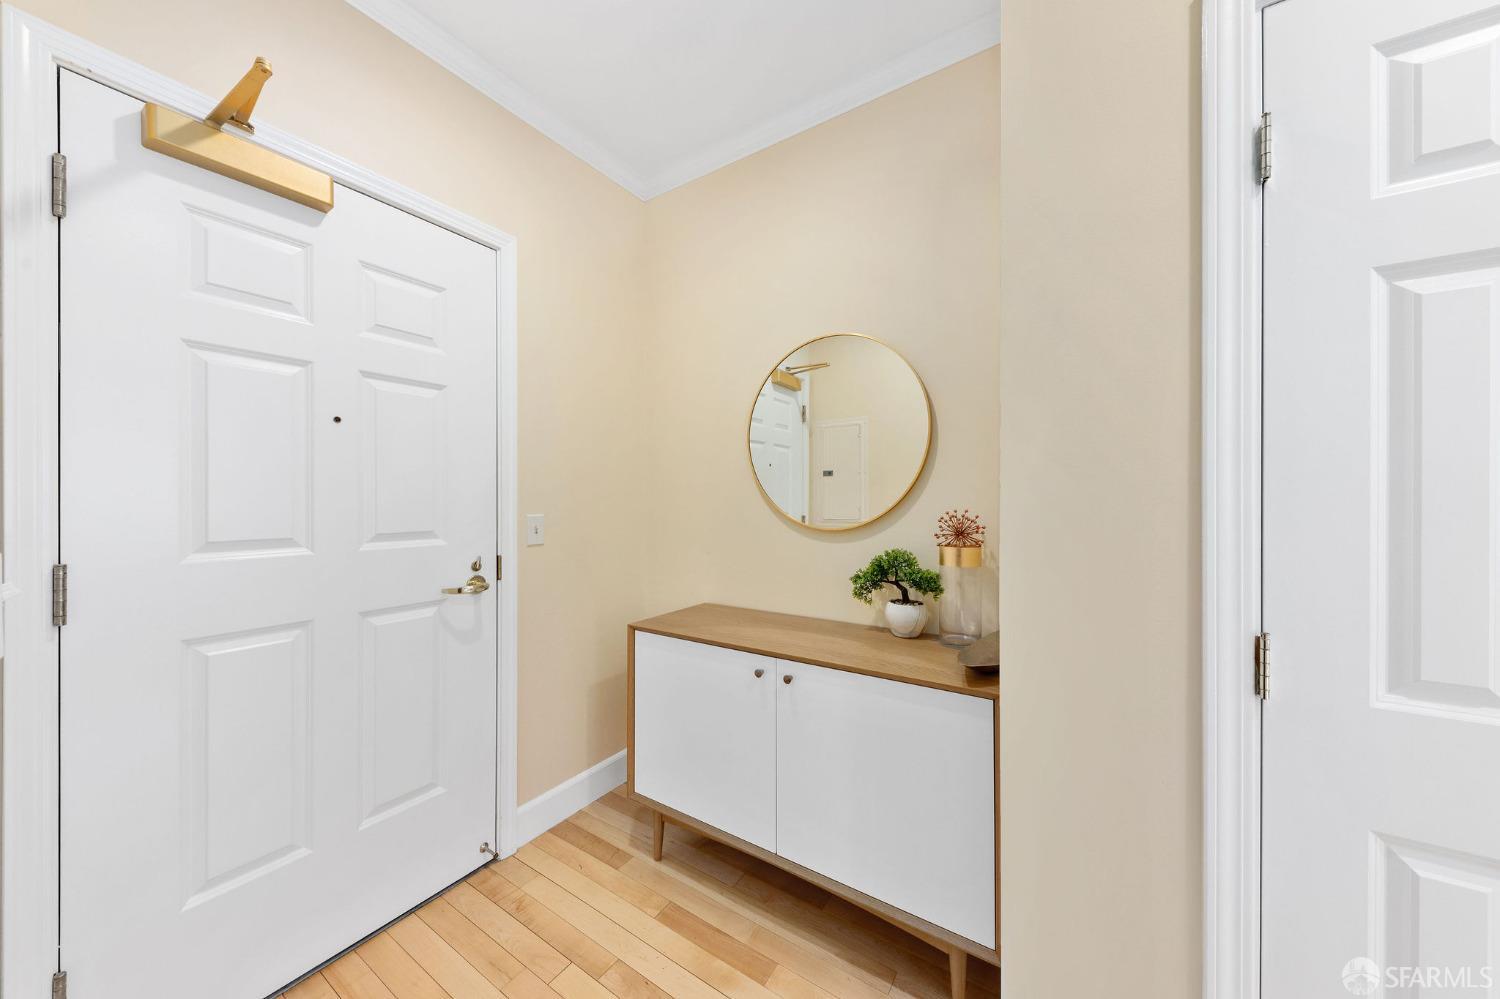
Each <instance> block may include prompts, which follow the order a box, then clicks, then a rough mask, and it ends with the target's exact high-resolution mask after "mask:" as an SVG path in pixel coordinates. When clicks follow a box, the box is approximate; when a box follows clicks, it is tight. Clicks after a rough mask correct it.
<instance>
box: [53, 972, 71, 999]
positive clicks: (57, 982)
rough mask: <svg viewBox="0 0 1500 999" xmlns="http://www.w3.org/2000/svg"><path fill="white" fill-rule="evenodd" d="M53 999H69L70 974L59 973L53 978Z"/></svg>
mask: <svg viewBox="0 0 1500 999" xmlns="http://www.w3.org/2000/svg"><path fill="white" fill-rule="evenodd" d="M52 999H68V973H67V972H66V971H59V972H58V973H57V974H55V975H53V976H52Z"/></svg>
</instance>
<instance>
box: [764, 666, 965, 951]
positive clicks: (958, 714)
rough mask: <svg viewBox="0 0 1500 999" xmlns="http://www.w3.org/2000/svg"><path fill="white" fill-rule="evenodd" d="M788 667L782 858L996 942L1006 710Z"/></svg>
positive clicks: (781, 746)
mask: <svg viewBox="0 0 1500 999" xmlns="http://www.w3.org/2000/svg"><path fill="white" fill-rule="evenodd" d="M776 670H777V681H776V684H775V687H776V699H777V703H776V810H775V814H776V852H777V853H779V854H780V855H781V856H783V857H785V858H786V859H787V860H790V861H793V862H795V863H798V864H801V865H802V866H803V867H806V868H809V869H811V870H814V871H817V872H818V873H820V874H823V875H826V876H827V877H829V878H832V879H833V880H834V881H837V882H839V883H840V884H845V885H848V886H849V887H850V888H854V889H856V890H858V891H862V892H864V893H866V894H867V895H873V896H874V897H876V898H878V899H881V900H882V901H885V902H889V903H890V904H891V905H894V906H895V907H896V908H898V909H902V910H904V911H906V912H909V913H911V914H912V915H915V916H920V917H921V918H923V919H926V920H928V921H930V922H933V923H936V924H937V925H939V926H942V927H944V928H946V929H949V930H952V931H953V932H954V933H957V934H959V935H960V936H963V937H967V938H968V939H970V940H973V941H974V942H975V943H978V944H982V945H983V946H985V947H994V946H995V838H994V832H995V769H994V767H995V723H994V717H995V712H994V707H995V703H994V702H993V701H990V700H987V699H985V698H982V697H970V696H968V695H966V694H955V693H953V692H951V691H947V690H934V689H932V688H930V687H921V686H917V685H915V684H910V683H896V682H895V681H892V680H882V679H879V678H878V677H872V676H862V675H860V674H858V673H847V672H844V671H842V670H836V669H827V668H825V667H822V666H810V665H807V664H806V663H794V662H785V661H778V662H777V663H776ZM788 681H790V682H788Z"/></svg>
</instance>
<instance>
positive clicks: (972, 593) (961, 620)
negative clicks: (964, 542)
mask: <svg viewBox="0 0 1500 999" xmlns="http://www.w3.org/2000/svg"><path fill="white" fill-rule="evenodd" d="M983 572H984V547H983V546H977V547H974V548H954V547H952V546H949V545H939V546H938V575H939V576H941V577H942V580H943V595H942V597H940V598H939V599H938V639H939V641H941V642H942V643H943V644H944V645H948V646H951V647H953V648H956V649H962V648H965V647H967V646H970V645H973V644H974V643H975V642H977V641H979V629H980V627H981V626H982V625H983V623H984V622H983V618H984V592H983V583H984V580H983V578H982V573H983Z"/></svg>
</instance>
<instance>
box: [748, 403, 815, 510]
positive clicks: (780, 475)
mask: <svg viewBox="0 0 1500 999" xmlns="http://www.w3.org/2000/svg"><path fill="white" fill-rule="evenodd" d="M800 381H801V385H802V387H801V388H800V389H793V388H791V387H790V386H789V385H787V384H781V383H777V382H774V381H770V380H768V381H767V382H766V383H765V384H764V385H762V386H761V388H760V395H759V396H758V397H757V398H756V400H755V409H754V410H753V411H752V412H751V413H750V460H751V461H752V462H753V463H754V465H755V476H756V478H758V479H759V480H760V487H761V488H762V489H764V490H765V491H766V495H767V496H769V497H770V498H771V502H773V503H775V504H776V505H777V506H779V507H780V508H781V509H782V510H783V511H784V512H785V513H786V515H787V516H789V517H791V518H793V519H794V520H799V521H801V522H802V523H804V524H805V523H807V467H808V451H809V448H808V440H807V382H806V380H805V379H801V380H800Z"/></svg>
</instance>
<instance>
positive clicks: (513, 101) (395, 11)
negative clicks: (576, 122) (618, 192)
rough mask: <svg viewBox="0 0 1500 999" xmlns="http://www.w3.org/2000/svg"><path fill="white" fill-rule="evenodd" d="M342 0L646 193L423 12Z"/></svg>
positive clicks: (397, 4)
mask: <svg viewBox="0 0 1500 999" xmlns="http://www.w3.org/2000/svg"><path fill="white" fill-rule="evenodd" d="M345 2H346V3H347V4H349V6H351V7H353V8H354V9H355V10H357V11H359V12H360V13H361V14H363V15H365V16H366V17H368V18H369V19H370V20H372V21H374V22H375V23H376V24H378V25H380V26H381V27H383V28H385V29H386V30H387V31H389V32H390V33H391V34H393V35H395V36H396V37H397V38H399V39H401V40H402V41H403V42H405V43H406V44H408V45H410V46H411V47H412V48H414V49H416V50H417V51H418V52H421V53H422V54H423V55H425V56H427V58H429V59H431V60H432V61H433V62H435V63H437V64H438V65H439V66H442V67H443V68H444V69H446V70H447V71H448V72H450V73H452V74H453V75H454V76H456V77H458V78H459V79H460V80H463V81H464V82H465V83H467V84H468V85H469V86H471V87H473V88H474V89H475V90H477V91H479V92H480V93H482V94H484V95H485V96H486V97H488V98H489V99H490V100H492V101H494V102H495V103H496V104H499V105H500V106H501V107H503V108H505V109H506V110H507V111H509V112H510V113H511V114H513V115H515V116H516V117H517V118H520V119H521V120H522V121H524V122H525V123H526V124H528V125H530V126H531V127H532V128H534V129H536V130H537V131H538V132H541V133H542V134H543V135H545V136H546V137H547V138H549V139H551V140H552V141H553V142H555V143H557V144H558V145H559V146H562V147H563V148H564V149H566V150H567V151H568V152H570V153H572V154H573V155H574V156H577V157H578V158H579V159H581V160H583V161H584V162H585V163H587V164H588V165H589V166H591V167H593V168H594V169H595V170H598V171H599V172H600V173H602V174H604V175H605V176H606V177H608V178H609V179H610V180H612V181H614V182H615V183H616V184H619V185H620V186H621V187H623V188H625V190H627V191H629V192H630V193H631V194H634V195H635V196H636V197H638V198H640V199H642V200H645V199H646V197H647V195H646V194H644V193H643V192H644V191H645V190H646V189H647V188H648V186H649V185H647V184H646V183H645V182H644V181H643V180H642V178H640V177H638V176H637V175H636V174H635V172H634V171H632V170H631V169H630V168H629V167H628V166H626V165H625V163H624V162H623V161H622V160H620V158H619V157H617V156H615V155H614V154H612V153H610V152H609V150H607V149H605V148H604V147H602V146H600V145H599V144H598V143H597V142H595V141H594V140H593V139H590V138H589V137H588V136H586V135H584V134H583V132H581V131H579V130H578V129H577V128H575V127H574V126H573V125H572V124H570V123H569V122H567V121H564V120H563V119H561V118H559V117H558V116H557V115H555V114H553V113H552V112H550V111H548V110H547V109H546V108H544V107H542V105H541V103H540V102H539V101H538V100H537V99H536V98H535V97H533V96H532V95H531V93H530V92H528V91H527V90H526V88H525V87H522V86H521V85H520V84H519V83H517V82H516V81H515V80H513V79H511V78H510V77H509V76H507V75H506V74H504V73H502V72H500V70H498V69H496V68H495V67H494V66H493V65H492V64H491V63H489V62H488V61H486V60H485V59H484V57H483V56H481V55H480V54H479V53H478V52H475V51H474V50H473V49H471V48H469V46H467V45H465V44H464V43H463V42H461V41H459V40H458V39H457V38H455V37H453V35H452V34H450V33H449V32H447V31H446V30H444V29H443V28H441V27H439V26H438V25H437V24H436V23H435V22H434V21H433V20H432V19H431V18H429V17H427V16H426V15H425V14H421V13H418V12H417V11H415V10H413V9H412V8H411V7H410V6H408V5H407V4H406V3H404V2H403V0H345Z"/></svg>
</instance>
